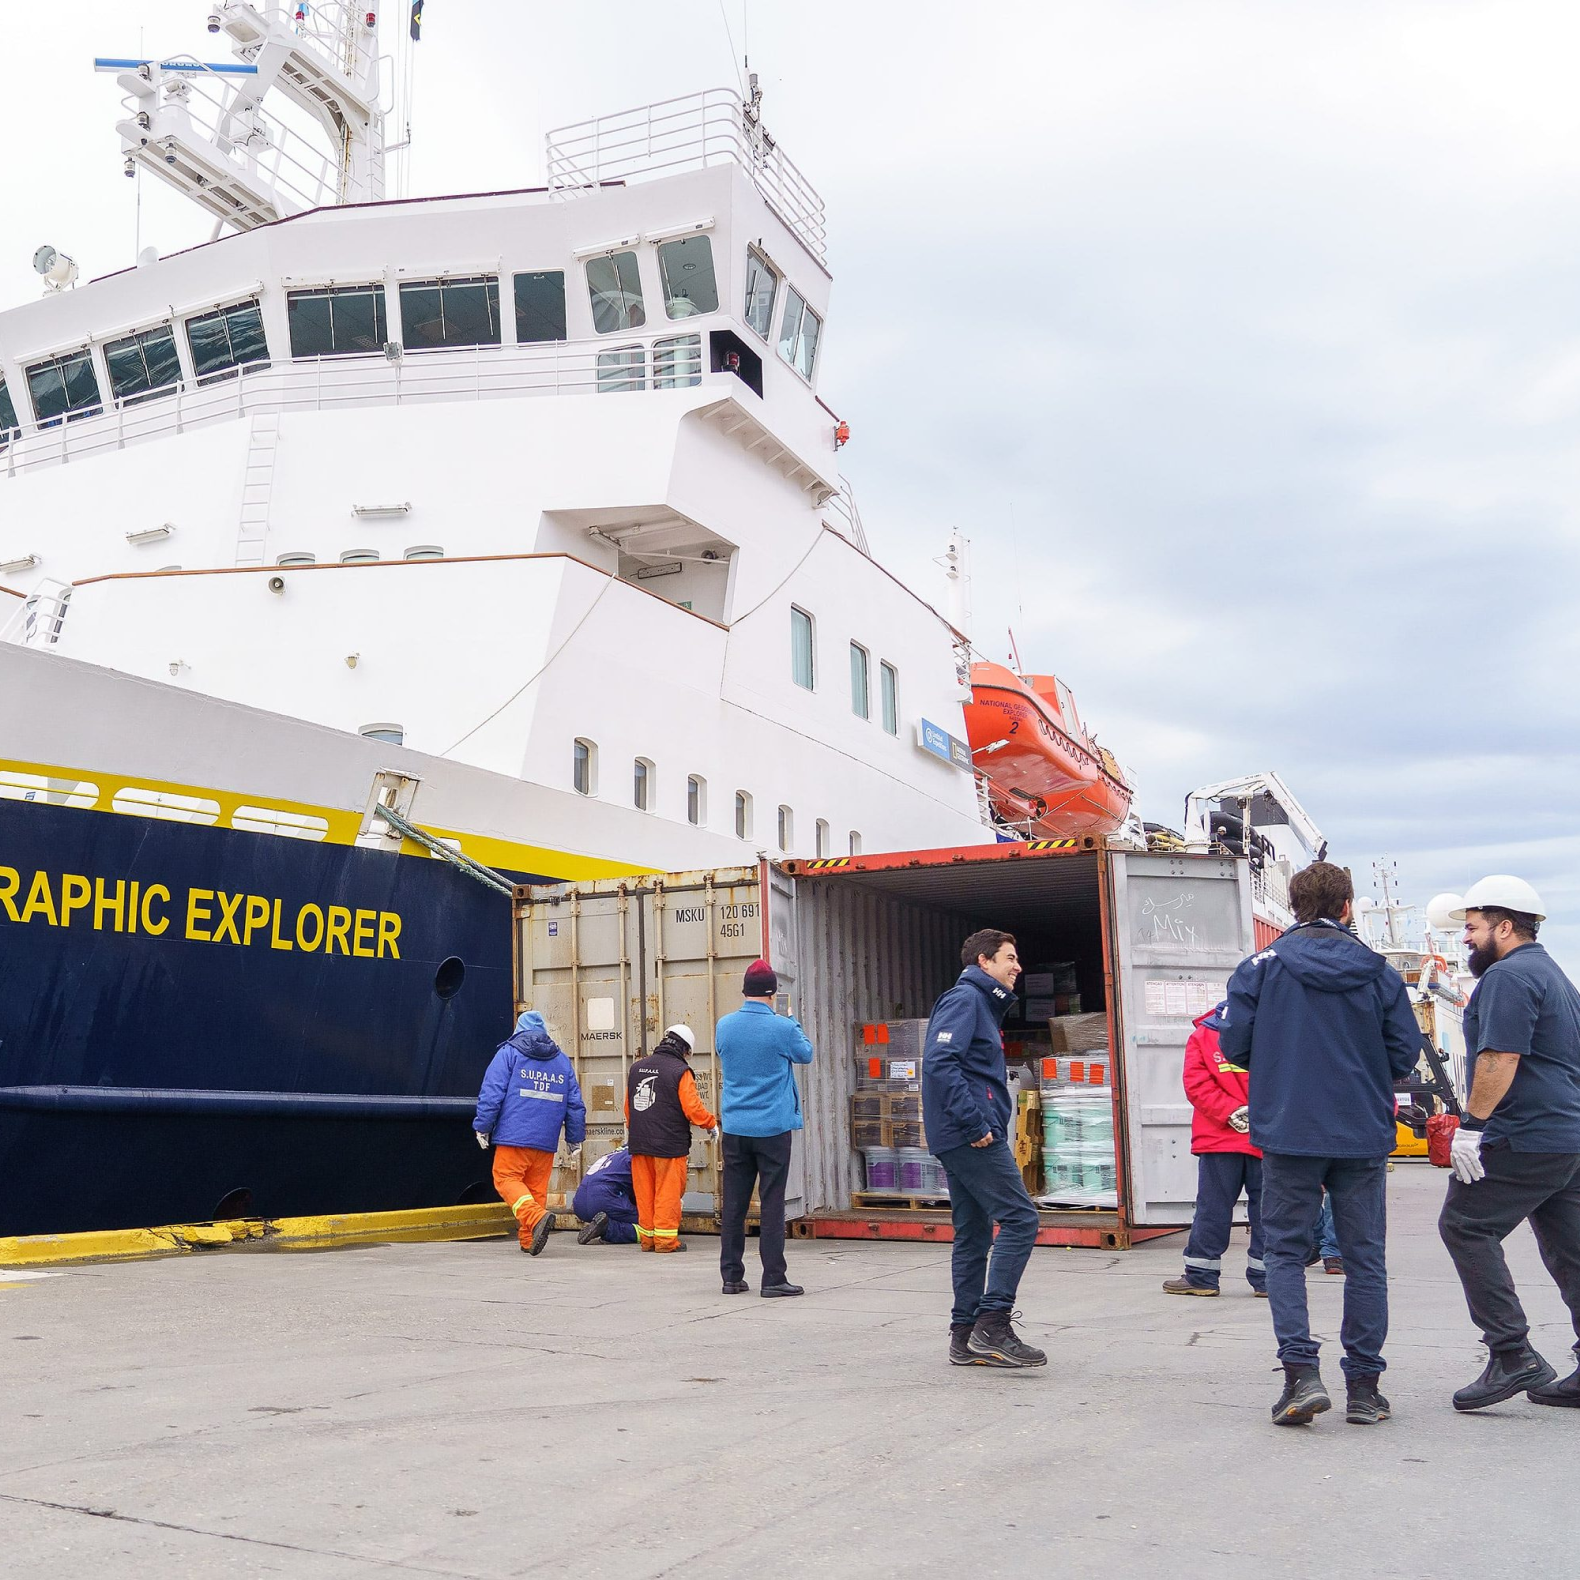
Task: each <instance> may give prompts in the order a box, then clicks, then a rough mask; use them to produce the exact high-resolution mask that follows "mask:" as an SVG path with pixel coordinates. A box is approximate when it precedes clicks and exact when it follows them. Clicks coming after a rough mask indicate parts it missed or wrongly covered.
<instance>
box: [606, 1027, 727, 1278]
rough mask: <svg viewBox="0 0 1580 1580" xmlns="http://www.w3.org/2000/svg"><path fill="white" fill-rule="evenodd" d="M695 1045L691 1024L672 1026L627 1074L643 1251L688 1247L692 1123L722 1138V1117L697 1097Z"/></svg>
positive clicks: (633, 1177) (634, 1182) (629, 1127)
mask: <svg viewBox="0 0 1580 1580" xmlns="http://www.w3.org/2000/svg"><path fill="white" fill-rule="evenodd" d="M695 1046H696V1038H695V1037H693V1036H692V1034H691V1028H690V1027H689V1026H671V1027H670V1028H669V1030H668V1031H666V1032H665V1033H664V1035H663V1036H662V1037H661V1038H660V1039H659V1041H658V1046H657V1047H656V1048H654V1049H653V1051H652V1052H651V1053H650V1054H648V1056H647V1057H646V1058H645V1059H642V1060H639V1061H638V1062H637V1063H636V1064H633V1065H632V1066H631V1073H630V1075H629V1076H627V1078H626V1087H625V1122H626V1130H627V1133H628V1135H629V1137H630V1142H631V1185H632V1188H633V1189H634V1191H635V1193H636V1241H637V1244H638V1245H639V1246H640V1247H641V1248H642V1250H644V1251H684V1250H685V1249H686V1242H685V1241H684V1240H682V1239H681V1238H680V1198H681V1197H682V1196H683V1195H685V1193H686V1164H687V1161H688V1159H689V1158H690V1156H691V1127H692V1126H693V1125H697V1126H699V1127H700V1128H702V1129H703V1130H711V1131H713V1132H714V1135H715V1139H717V1132H718V1128H719V1122H718V1120H717V1119H715V1118H714V1117H713V1115H712V1114H711V1113H709V1112H708V1108H707V1105H706V1104H705V1103H704V1102H703V1101H702V1098H701V1097H700V1096H698V1094H697V1078H696V1076H694V1075H693V1074H692V1073H691V1066H690V1065H689V1064H687V1062H686V1058H687V1055H689V1054H690V1052H691V1050H692V1048H693V1047H695Z"/></svg>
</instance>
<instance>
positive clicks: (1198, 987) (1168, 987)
mask: <svg viewBox="0 0 1580 1580" xmlns="http://www.w3.org/2000/svg"><path fill="white" fill-rule="evenodd" d="M1222 992H1223V990H1222V988H1220V987H1219V986H1218V985H1217V984H1216V983H1213V982H1148V983H1147V991H1146V1010H1147V1014H1149V1015H1160V1016H1175V1017H1180V1018H1184V1017H1189V1018H1190V1019H1191V1020H1194V1019H1195V1018H1196V1017H1197V1016H1198V1015H1205V1014H1206V1013H1207V1011H1208V1010H1210V1009H1211V1008H1212V1007H1213V1006H1214V1005H1215V1004H1216V1003H1217V1002H1218V999H1219V997H1220V996H1221V995H1222Z"/></svg>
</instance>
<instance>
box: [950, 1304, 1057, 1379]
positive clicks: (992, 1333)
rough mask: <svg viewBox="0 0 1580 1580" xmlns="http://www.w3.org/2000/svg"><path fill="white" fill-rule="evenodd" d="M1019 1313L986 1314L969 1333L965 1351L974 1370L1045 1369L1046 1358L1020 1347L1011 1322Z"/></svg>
mask: <svg viewBox="0 0 1580 1580" xmlns="http://www.w3.org/2000/svg"><path fill="white" fill-rule="evenodd" d="M1019 1315H1020V1313H1019V1312H1014V1313H1011V1312H1008V1311H985V1312H983V1314H982V1315H981V1316H980V1317H978V1318H977V1320H976V1325H975V1326H974V1327H973V1328H972V1329H971V1337H970V1338H969V1339H967V1341H966V1347H967V1348H968V1349H969V1350H970V1352H971V1359H972V1362H973V1363H974V1364H975V1365H977V1366H1011V1367H1025V1366H1046V1365H1047V1364H1048V1357H1047V1356H1046V1355H1045V1354H1043V1352H1042V1351H1041V1350H1037V1349H1033V1348H1032V1347H1031V1345H1029V1344H1022V1343H1021V1341H1020V1340H1019V1339H1018V1338H1017V1337H1016V1336H1015V1330H1014V1328H1012V1327H1011V1326H1010V1322H1011V1321H1012V1320H1013V1318H1014V1317H1015V1316H1019Z"/></svg>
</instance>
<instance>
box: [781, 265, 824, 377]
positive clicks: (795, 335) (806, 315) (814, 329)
mask: <svg viewBox="0 0 1580 1580" xmlns="http://www.w3.org/2000/svg"><path fill="white" fill-rule="evenodd" d="M822 331H823V320H822V319H821V318H819V317H818V316H817V314H816V313H814V312H813V311H812V309H811V308H810V307H808V306H807V305H806V301H805V299H804V298H803V297H802V295H801V293H800V292H799V291H798V290H796V288H795V287H794V286H793V285H787V286H786V287H785V316H784V321H783V322H782V323H781V324H780V325H779V355H780V356H781V357H783V358H784V359H785V361H786V362H788V363H789V364H790V366H791V367H793V368H794V369H795V370H796V372H797V373H799V374H800V375H801V377H802V378H804V379H806V380H807V381H808V383H810V382H811V379H812V370H813V368H815V367H816V366H817V339H818V336H819V335H820V334H821V333H822Z"/></svg>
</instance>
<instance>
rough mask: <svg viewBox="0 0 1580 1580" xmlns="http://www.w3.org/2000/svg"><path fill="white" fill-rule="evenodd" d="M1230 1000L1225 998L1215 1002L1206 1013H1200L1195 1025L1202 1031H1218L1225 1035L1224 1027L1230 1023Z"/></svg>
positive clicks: (1220, 1034)
mask: <svg viewBox="0 0 1580 1580" xmlns="http://www.w3.org/2000/svg"><path fill="white" fill-rule="evenodd" d="M1228 1017H1229V1001H1228V999H1223V1000H1221V1001H1220V1002H1219V1003H1217V1004H1215V1005H1214V1006H1213V1007H1212V1008H1211V1009H1210V1010H1208V1011H1207V1013H1206V1014H1205V1015H1198V1016H1197V1017H1196V1020H1195V1025H1196V1027H1197V1029H1198V1030H1200V1031H1213V1032H1217V1033H1218V1034H1219V1036H1222V1035H1223V1028H1224V1027H1225V1026H1227V1025H1228V1024H1229V1018H1228Z"/></svg>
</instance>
